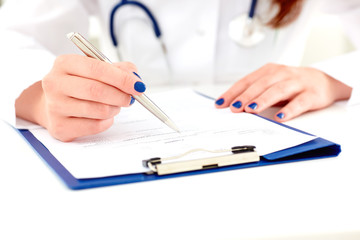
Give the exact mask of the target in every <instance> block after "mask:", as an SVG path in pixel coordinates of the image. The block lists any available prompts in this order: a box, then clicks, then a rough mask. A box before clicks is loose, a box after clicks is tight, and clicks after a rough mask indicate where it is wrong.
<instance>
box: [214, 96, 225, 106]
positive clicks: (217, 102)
mask: <svg viewBox="0 0 360 240" xmlns="http://www.w3.org/2000/svg"><path fill="white" fill-rule="evenodd" d="M224 102H225V100H224V99H223V98H219V99H218V100H216V102H215V104H216V105H219V106H220V105H223V103H224Z"/></svg>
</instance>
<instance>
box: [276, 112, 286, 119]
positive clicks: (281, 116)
mask: <svg viewBox="0 0 360 240" xmlns="http://www.w3.org/2000/svg"><path fill="white" fill-rule="evenodd" d="M276 116H277V117H278V118H280V119H283V118H284V117H285V114H284V113H282V112H281V113H278V114H277V115H276Z"/></svg>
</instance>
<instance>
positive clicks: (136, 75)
mask: <svg viewBox="0 0 360 240" xmlns="http://www.w3.org/2000/svg"><path fill="white" fill-rule="evenodd" d="M133 74H135V76H137V77H138V78H140V79H141V77H140V76H139V74H137V73H136V72H133Z"/></svg>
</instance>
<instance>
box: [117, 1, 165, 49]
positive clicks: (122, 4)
mask: <svg viewBox="0 0 360 240" xmlns="http://www.w3.org/2000/svg"><path fill="white" fill-rule="evenodd" d="M125 5H134V6H137V7H139V8H141V9H142V10H143V11H144V12H145V13H146V14H147V16H148V17H149V18H150V20H151V22H152V24H153V28H154V33H155V36H156V37H157V38H160V37H161V31H160V27H159V24H158V22H157V20H156V19H155V17H154V15H153V14H152V13H151V11H150V10H149V8H147V7H146V6H145V5H144V4H142V3H140V2H138V1H131V0H122V1H121V2H120V3H118V4H116V5H115V6H114V7H113V9H112V10H111V14H110V36H111V40H112V43H113V45H114V46H115V47H117V46H118V41H117V38H116V36H115V24H114V19H115V14H116V12H117V10H118V9H119V8H121V7H122V6H125Z"/></svg>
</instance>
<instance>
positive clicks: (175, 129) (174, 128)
mask: <svg viewBox="0 0 360 240" xmlns="http://www.w3.org/2000/svg"><path fill="white" fill-rule="evenodd" d="M165 123H166V125H168V126H169V127H170V128H171V129H172V130H174V131H175V132H178V133H180V129H179V128H178V127H177V126H176V125H175V123H173V122H172V121H171V120H170V119H169V120H168V121H166V122H165Z"/></svg>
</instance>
